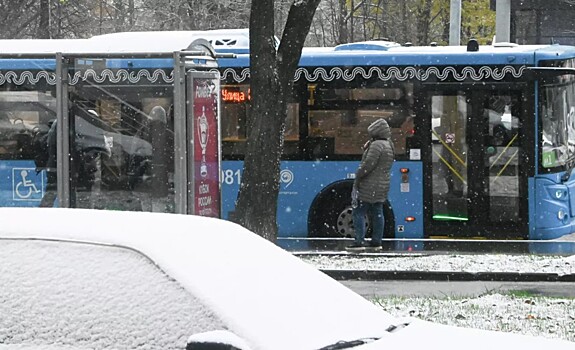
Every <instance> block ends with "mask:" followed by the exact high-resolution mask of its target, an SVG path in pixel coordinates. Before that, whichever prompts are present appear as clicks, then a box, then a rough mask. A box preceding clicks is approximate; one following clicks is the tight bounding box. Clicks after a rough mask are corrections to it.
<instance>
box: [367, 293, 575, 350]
mask: <svg viewBox="0 0 575 350" xmlns="http://www.w3.org/2000/svg"><path fill="white" fill-rule="evenodd" d="M372 301H373V303H375V304H376V305H379V306H381V307H382V309H384V310H385V311H387V312H389V313H391V314H392V315H394V316H397V317H407V316H411V317H416V318H419V319H422V320H426V321H431V322H437V323H441V324H446V325H451V326H459V327H472V328H479V329H486V330H496V331H504V332H512V333H519V334H527V335H535V336H542V337H546V338H558V339H565V340H569V341H573V342H575V299H565V298H544V297H536V296H528V295H523V296H521V295H502V294H499V293H494V294H486V295H483V296H479V297H475V298H464V297H449V296H445V297H444V298H429V297H385V298H376V299H373V300H372ZM574 348H575V344H574Z"/></svg>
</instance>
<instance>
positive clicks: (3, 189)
mask: <svg viewBox="0 0 575 350" xmlns="http://www.w3.org/2000/svg"><path fill="white" fill-rule="evenodd" d="M45 191H46V171H41V172H38V173H37V172H36V165H35V164H34V161H32V160H2V161H0V207H38V206H39V205H40V202H41V201H42V197H43V196H44V193H45Z"/></svg>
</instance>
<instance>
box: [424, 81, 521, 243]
mask: <svg viewBox="0 0 575 350" xmlns="http://www.w3.org/2000/svg"><path fill="white" fill-rule="evenodd" d="M424 96H426V97H425V98H426V100H427V102H426V103H425V104H424V110H423V111H422V112H423V113H424V115H425V117H424V118H422V121H423V123H424V125H428V126H430V127H425V128H423V129H424V136H423V137H424V140H425V139H427V140H429V141H428V142H424V143H423V144H424V145H426V146H424V147H423V148H422V152H423V156H424V158H423V159H424V160H425V162H424V172H425V181H424V201H425V203H424V204H425V205H424V207H425V208H426V210H425V214H424V215H425V232H426V236H427V237H433V236H450V237H488V238H524V237H523V235H525V234H526V232H527V229H526V228H527V220H525V219H524V218H526V217H527V216H526V214H527V213H526V212H527V199H526V197H527V196H526V195H525V194H526V191H527V181H526V176H525V165H524V161H523V159H524V156H523V148H522V142H521V140H522V139H523V137H522V132H523V128H522V126H523V125H524V119H525V118H524V116H525V115H526V113H525V112H524V110H525V106H522V104H523V102H522V101H523V99H522V93H521V92H519V91H512V90H481V89H479V90H478V89H475V88H474V89H473V90H472V91H469V90H466V91H448V92H447V91H433V92H431V91H429V92H426V93H424Z"/></svg>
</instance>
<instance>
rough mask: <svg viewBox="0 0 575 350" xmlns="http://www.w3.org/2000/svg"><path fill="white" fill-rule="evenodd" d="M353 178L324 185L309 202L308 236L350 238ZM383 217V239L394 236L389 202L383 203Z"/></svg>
mask: <svg viewBox="0 0 575 350" xmlns="http://www.w3.org/2000/svg"><path fill="white" fill-rule="evenodd" d="M352 187H353V181H352V180H342V181H338V182H335V183H333V184H331V185H329V186H327V187H326V188H325V189H324V190H323V191H321V192H320V194H318V195H317V196H316V198H315V199H314V201H313V202H312V205H311V208H310V211H309V215H308V236H309V237H312V238H316V237H328V238H353V237H355V231H354V229H353V215H352V214H353V211H352V208H351V189H352ZM383 213H384V217H385V227H384V238H394V236H395V234H394V227H395V222H394V216H393V209H392V208H391V205H390V203H389V201H386V202H385V203H384V206H383ZM366 226H367V227H366V237H368V238H369V237H371V225H370V224H369V220H366Z"/></svg>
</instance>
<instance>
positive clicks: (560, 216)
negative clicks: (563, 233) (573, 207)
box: [557, 210, 567, 221]
mask: <svg viewBox="0 0 575 350" xmlns="http://www.w3.org/2000/svg"><path fill="white" fill-rule="evenodd" d="M566 216H567V214H565V212H564V211H563V210H559V211H558V212H557V219H559V220H561V221H563V220H564V219H565V217H566Z"/></svg>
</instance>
